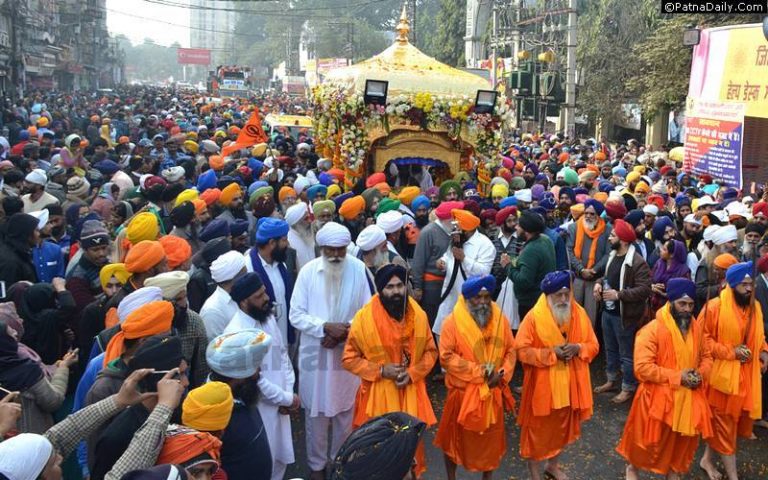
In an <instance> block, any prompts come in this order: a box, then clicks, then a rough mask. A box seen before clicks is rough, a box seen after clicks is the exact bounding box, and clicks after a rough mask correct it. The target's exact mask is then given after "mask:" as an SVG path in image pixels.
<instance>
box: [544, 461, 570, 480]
mask: <svg viewBox="0 0 768 480" xmlns="http://www.w3.org/2000/svg"><path fill="white" fill-rule="evenodd" d="M544 473H545V474H547V475H548V476H550V477H552V478H554V479H555V480H568V475H566V474H565V472H563V471H562V470H560V465H557V464H555V465H553V464H551V463H550V464H548V465H547V468H546V469H545V470H544Z"/></svg>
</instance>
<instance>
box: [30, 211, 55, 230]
mask: <svg viewBox="0 0 768 480" xmlns="http://www.w3.org/2000/svg"><path fill="white" fill-rule="evenodd" d="M29 214H30V215H32V216H33V217H35V218H36V219H37V229H38V230H42V229H43V227H45V225H46V224H47V223H48V215H49V214H50V212H48V210H45V209H43V210H38V211H36V212H29Z"/></svg>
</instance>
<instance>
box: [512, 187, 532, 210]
mask: <svg viewBox="0 0 768 480" xmlns="http://www.w3.org/2000/svg"><path fill="white" fill-rule="evenodd" d="M515 198H516V199H517V209H518V210H525V209H526V208H528V207H529V206H530V205H531V202H532V201H533V193H532V192H531V189H530V188H524V189H522V190H518V191H516V192H515Z"/></svg>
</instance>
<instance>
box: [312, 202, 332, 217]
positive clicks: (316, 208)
mask: <svg viewBox="0 0 768 480" xmlns="http://www.w3.org/2000/svg"><path fill="white" fill-rule="evenodd" d="M312 212H313V213H314V214H315V216H316V217H317V216H319V215H322V214H324V213H328V212H330V213H332V214H333V213H335V212H336V204H335V203H333V200H320V201H319V202H315V203H314V204H313V205H312Z"/></svg>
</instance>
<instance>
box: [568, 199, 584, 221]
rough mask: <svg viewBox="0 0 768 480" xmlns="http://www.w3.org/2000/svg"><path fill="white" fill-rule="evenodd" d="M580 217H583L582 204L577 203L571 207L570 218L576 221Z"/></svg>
mask: <svg viewBox="0 0 768 480" xmlns="http://www.w3.org/2000/svg"><path fill="white" fill-rule="evenodd" d="M582 215H584V204H583V203H577V204H576V205H572V206H571V216H572V217H573V219H574V220H578V219H579V217H581V216H582Z"/></svg>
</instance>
